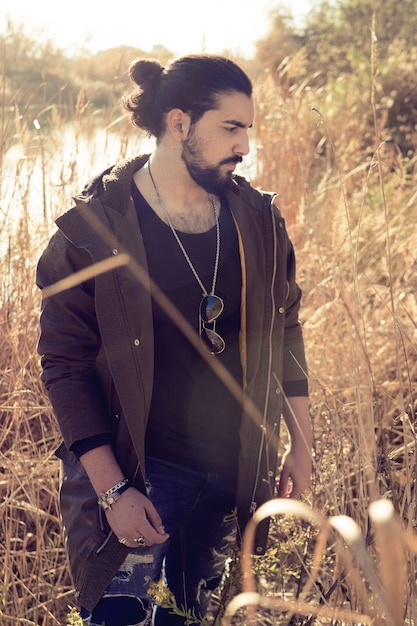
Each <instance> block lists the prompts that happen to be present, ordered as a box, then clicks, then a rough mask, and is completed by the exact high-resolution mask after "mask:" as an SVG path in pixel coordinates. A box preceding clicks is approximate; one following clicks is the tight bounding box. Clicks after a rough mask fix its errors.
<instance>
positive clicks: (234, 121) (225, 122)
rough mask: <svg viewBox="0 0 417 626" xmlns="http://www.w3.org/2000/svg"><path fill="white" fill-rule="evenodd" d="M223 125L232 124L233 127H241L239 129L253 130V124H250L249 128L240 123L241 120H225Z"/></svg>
mask: <svg viewBox="0 0 417 626" xmlns="http://www.w3.org/2000/svg"><path fill="white" fill-rule="evenodd" d="M223 123H224V124H232V125H233V126H239V128H252V124H249V126H247V125H246V124H244V123H243V122H239V120H224V121H223Z"/></svg>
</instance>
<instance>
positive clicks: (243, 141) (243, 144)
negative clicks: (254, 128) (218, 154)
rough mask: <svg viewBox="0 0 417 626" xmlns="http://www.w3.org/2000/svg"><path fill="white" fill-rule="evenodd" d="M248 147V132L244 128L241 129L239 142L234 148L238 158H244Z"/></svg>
mask: <svg viewBox="0 0 417 626" xmlns="http://www.w3.org/2000/svg"><path fill="white" fill-rule="evenodd" d="M249 151H250V145H249V137H248V131H247V130H246V129H244V128H242V129H241V133H240V134H239V141H238V142H237V144H236V146H235V150H234V152H235V154H239V155H240V156H245V155H246V154H249Z"/></svg>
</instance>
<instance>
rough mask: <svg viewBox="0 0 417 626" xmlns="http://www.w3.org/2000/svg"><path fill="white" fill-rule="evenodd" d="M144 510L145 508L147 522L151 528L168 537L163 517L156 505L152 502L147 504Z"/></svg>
mask: <svg viewBox="0 0 417 626" xmlns="http://www.w3.org/2000/svg"><path fill="white" fill-rule="evenodd" d="M144 508H145V512H146V517H147V520H148V522H149V524H150V526H151V527H152V528H153V530H154V531H155V532H156V533H158V534H160V535H166V533H165V528H164V525H163V523H162V519H161V516H160V515H159V513H158V511H157V510H156V509H155V507H154V505H153V504H152V502H151V501H150V500H148V501H147V502H146V504H145V507H144ZM144 534H145V533H144ZM145 536H146V534H145Z"/></svg>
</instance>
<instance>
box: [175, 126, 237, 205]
mask: <svg viewBox="0 0 417 626" xmlns="http://www.w3.org/2000/svg"><path fill="white" fill-rule="evenodd" d="M181 158H182V160H183V161H184V163H185V166H186V168H187V170H188V173H189V175H190V176H191V178H192V179H193V180H194V182H196V183H197V185H200V187H202V188H203V189H205V190H206V191H207V193H212V194H215V195H218V196H220V195H222V194H224V193H225V192H226V191H227V190H228V189H230V187H231V185H232V180H233V172H232V171H230V172H227V173H226V174H224V173H222V172H221V169H220V168H221V166H222V165H228V164H230V163H234V164H237V163H241V162H242V157H241V156H240V155H237V154H236V155H233V156H231V157H229V158H228V159H224V160H223V161H220V163H219V164H218V165H217V166H210V165H207V164H206V162H205V160H204V156H203V150H202V148H201V146H200V145H199V142H198V139H197V138H196V136H195V133H194V129H193V128H192V127H191V129H190V133H189V136H188V137H187V139H185V140H184V142H183V144H182V154H181Z"/></svg>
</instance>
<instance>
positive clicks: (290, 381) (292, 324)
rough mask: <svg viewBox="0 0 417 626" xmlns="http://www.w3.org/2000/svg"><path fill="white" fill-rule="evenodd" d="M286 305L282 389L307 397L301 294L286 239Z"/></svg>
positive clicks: (293, 256) (290, 244) (292, 255)
mask: <svg viewBox="0 0 417 626" xmlns="http://www.w3.org/2000/svg"><path fill="white" fill-rule="evenodd" d="M287 290H288V294H287V303H286V314H285V331H284V355H283V358H284V368H283V387H284V391H285V394H286V395H287V396H307V395H308V374H307V364H306V357H305V350H304V341H303V333H302V327H301V324H300V320H299V311H300V303H301V297H302V292H301V289H300V287H299V285H298V283H297V282H296V260H295V253H294V247H293V245H292V243H291V241H290V239H288V253H287Z"/></svg>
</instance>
